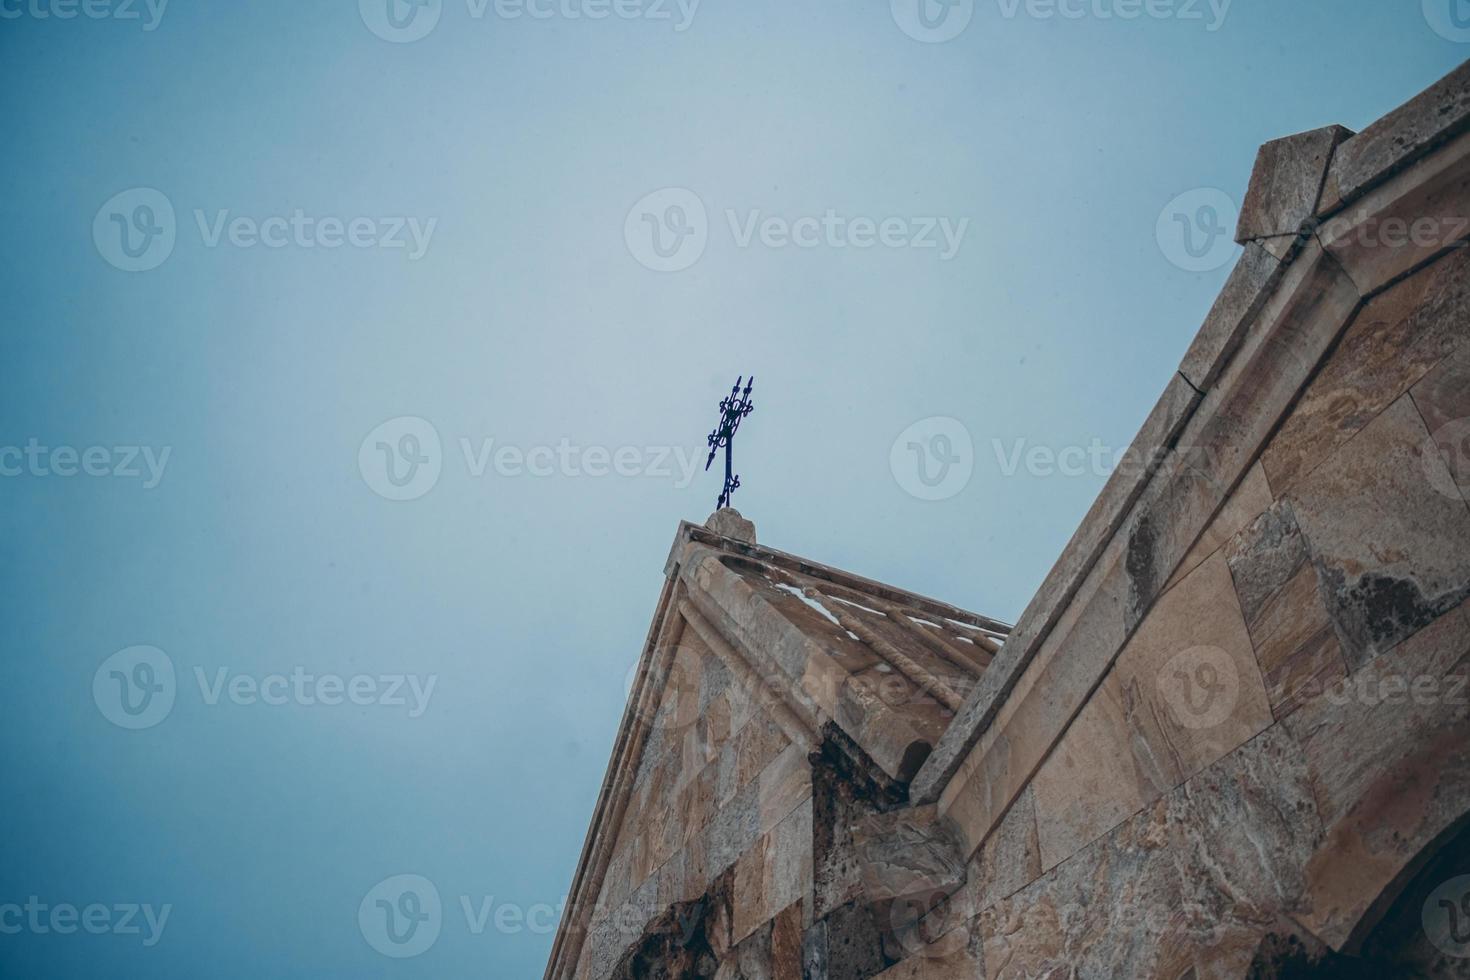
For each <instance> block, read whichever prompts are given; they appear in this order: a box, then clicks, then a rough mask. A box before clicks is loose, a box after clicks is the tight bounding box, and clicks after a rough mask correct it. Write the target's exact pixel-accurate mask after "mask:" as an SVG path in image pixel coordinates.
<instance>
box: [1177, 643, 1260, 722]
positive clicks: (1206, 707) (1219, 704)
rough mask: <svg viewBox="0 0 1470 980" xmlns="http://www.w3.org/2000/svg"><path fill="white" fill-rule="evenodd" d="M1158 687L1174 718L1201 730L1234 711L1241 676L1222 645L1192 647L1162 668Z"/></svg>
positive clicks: (1238, 694) (1222, 720) (1227, 716)
mask: <svg viewBox="0 0 1470 980" xmlns="http://www.w3.org/2000/svg"><path fill="white" fill-rule="evenodd" d="M1158 687H1159V693H1160V694H1162V695H1163V697H1164V701H1165V703H1166V704H1168V706H1169V710H1170V712H1171V713H1172V714H1173V715H1174V720H1175V721H1177V722H1178V723H1179V724H1180V725H1182V726H1183V727H1185V728H1188V729H1191V730H1195V731H1198V730H1201V729H1205V728H1214V727H1215V726H1216V725H1219V724H1221V723H1222V722H1224V721H1225V720H1226V719H1227V718H1229V717H1230V715H1231V713H1232V712H1234V711H1235V703H1236V701H1237V700H1238V699H1239V697H1240V675H1239V673H1238V672H1237V671H1236V669H1235V661H1233V660H1231V659H1230V654H1228V653H1226V652H1225V651H1224V650H1221V649H1220V648H1219V647H1211V646H1199V647H1191V648H1190V649H1188V650H1184V651H1182V652H1180V653H1177V654H1175V655H1174V656H1173V657H1172V658H1170V660H1169V662H1168V663H1167V664H1165V665H1164V669H1163V670H1161V671H1159V676H1158Z"/></svg>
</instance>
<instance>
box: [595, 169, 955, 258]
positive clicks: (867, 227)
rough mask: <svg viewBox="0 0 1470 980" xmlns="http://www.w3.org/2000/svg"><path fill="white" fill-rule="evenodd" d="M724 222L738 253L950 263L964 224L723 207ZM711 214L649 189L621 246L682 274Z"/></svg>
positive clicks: (694, 201) (684, 198)
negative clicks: (875, 255)
mask: <svg viewBox="0 0 1470 980" xmlns="http://www.w3.org/2000/svg"><path fill="white" fill-rule="evenodd" d="M724 215H725V223H726V225H727V226H728V227H729V231H730V237H731V239H732V240H733V242H734V244H735V247H736V248H742V249H745V248H750V247H751V246H752V245H757V244H758V245H760V246H762V247H764V248H769V249H786V248H799V249H817V248H830V249H846V248H856V249H870V248H875V247H882V248H885V249H890V250H893V249H905V248H908V249H934V250H936V251H938V252H939V260H940V261H941V262H948V261H950V260H951V259H953V258H954V257H955V256H956V255H957V254H959V251H960V247H961V246H962V245H963V244H964V240H965V234H966V233H967V232H968V231H969V228H970V219H969V218H958V219H954V218H947V217H896V216H889V217H886V218H881V219H879V218H870V217H864V216H861V215H859V216H855V217H854V216H849V215H843V214H838V213H837V211H836V210H835V209H833V208H827V209H826V210H825V211H824V212H823V213H822V214H820V215H815V214H811V215H802V216H799V217H795V218H790V217H785V216H782V215H769V214H765V213H764V212H763V211H761V210H760V209H759V208H756V209H752V210H748V211H746V212H745V213H744V214H741V213H740V212H739V211H737V210H735V209H734V208H726V209H725V212H724ZM709 234H710V225H709V216H708V212H707V211H706V209H705V205H704V201H703V200H701V199H700V197H699V195H698V194H695V193H694V192H693V191H691V190H688V189H686V188H683V187H668V188H664V189H663V190H660V191H654V192H653V193H652V194H649V195H647V196H646V197H644V198H642V199H641V200H639V201H638V203H637V204H635V205H633V208H632V210H630V211H629V212H628V216H627V218H626V219H625V220H624V222H623V240H624V241H625V242H626V243H627V246H628V251H629V252H630V253H631V254H632V256H633V258H635V259H637V260H638V262H639V263H641V264H642V265H644V266H645V267H647V268H649V269H652V270H654V271H655V272H680V271H682V270H684V269H687V268H689V267H690V266H692V265H693V264H694V263H696V262H698V261H699V259H700V257H701V256H702V255H704V250H705V247H706V246H707V245H708V244H709Z"/></svg>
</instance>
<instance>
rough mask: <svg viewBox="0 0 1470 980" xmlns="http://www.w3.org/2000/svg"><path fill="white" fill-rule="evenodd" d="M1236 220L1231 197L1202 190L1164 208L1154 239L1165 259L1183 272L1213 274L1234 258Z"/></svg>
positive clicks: (1193, 192) (1222, 192) (1190, 192)
mask: <svg viewBox="0 0 1470 980" xmlns="http://www.w3.org/2000/svg"><path fill="white" fill-rule="evenodd" d="M1237 218H1238V209H1237V208H1236V206H1235V202H1234V201H1232V200H1231V199H1230V195H1228V194H1226V193H1225V192H1224V191H1222V190H1218V189H1216V188H1214V187H1201V188H1197V189H1195V190H1192V191H1186V192H1184V193H1183V194H1180V195H1179V196H1178V197H1176V198H1174V200H1172V201H1170V202H1169V203H1168V204H1166V205H1164V210H1162V211H1160V212H1159V220H1158V223H1157V225H1156V226H1155V229H1154V235H1155V238H1156V239H1157V240H1158V243H1159V251H1161V252H1163V253H1164V258H1166V259H1168V260H1169V261H1170V262H1172V263H1173V264H1174V265H1176V266H1178V267H1179V268H1181V269H1183V270H1184V271H1185V272H1213V271H1214V270H1215V269H1218V268H1220V267H1221V266H1223V265H1225V263H1227V262H1229V261H1230V260H1231V259H1232V258H1233V257H1234V256H1235V253H1236V251H1237V246H1236V244H1235V240H1234V230H1235V223H1236V220H1237Z"/></svg>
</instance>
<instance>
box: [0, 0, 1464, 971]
mask: <svg viewBox="0 0 1470 980" xmlns="http://www.w3.org/2000/svg"><path fill="white" fill-rule="evenodd" d="M1450 2H1456V3H1458V2H1459V0H1425V2H1424V3H1423V9H1421V0H1398V2H1394V3H1385V2H1382V0H1292V2H1289V3H1287V2H1281V0H1234V2H1233V3H1231V4H1228V5H1226V6H1224V7H1223V9H1222V5H1221V4H1220V3H1219V2H1217V3H1216V4H1215V5H1214V6H1213V7H1212V6H1211V4H1210V3H1209V2H1207V0H1172V2H1171V0H1151V4H1150V5H1149V6H1148V7H1146V8H1145V7H1143V5H1142V4H1137V3H1135V4H1131V5H1130V2H1129V0H1085V3H1084V2H1082V0H1063V3H1062V5H1061V6H1060V7H1058V6H1055V5H1050V4H1046V3H1039V2H1037V0H1032V2H1031V3H1029V4H1028V3H1024V2H1021V3H1014V2H1012V0H973V2H971V0H959V2H958V5H957V6H954V7H953V8H946V7H943V6H941V5H940V3H939V0H925V6H924V8H923V9H922V10H920V9H919V8H917V7H916V6H915V3H916V0H894V4H895V5H894V6H893V7H892V8H890V4H889V3H888V2H886V0H865V2H863V3H851V4H834V3H830V2H814V0H703V2H702V3H699V4H697V5H692V4H691V3H690V2H689V0H686V2H685V3H684V5H683V6H682V7H681V6H680V4H679V3H677V2H675V0H615V2H614V0H555V2H551V0H534V2H532V0H526V2H518V0H517V2H513V0H500V2H499V3H497V2H495V0H490V2H489V3H488V5H487V4H482V3H481V2H480V0H427V5H424V6H415V5H413V4H411V3H409V2H407V0H363V2H362V3H361V4H358V3H356V2H355V0H330V2H326V0H322V2H310V3H306V2H300V0H252V2H249V3H238V2H235V3H226V2H219V0H216V2H203V0H200V2H190V0H173V2H172V3H167V4H165V5H160V4H159V2H158V0H154V2H153V4H152V5H151V6H150V5H148V4H146V3H144V2H143V0H137V2H134V0H86V2H85V5H83V4H82V3H79V2H76V0H0V15H3V16H0V82H3V84H0V113H3V118H4V120H5V127H4V128H5V133H6V162H7V165H8V172H9V173H10V175H11V176H10V178H9V183H8V188H9V189H8V190H7V191H6V192H5V194H4V195H3V198H0V295H3V296H4V301H3V305H4V315H3V326H0V377H3V384H0V474H3V475H0V551H3V555H4V557H5V562H4V573H3V574H4V577H5V587H4V589H3V591H0V622H3V623H4V624H5V627H6V628H5V630H4V638H3V643H4V646H5V650H4V657H5V665H6V683H5V684H4V685H3V694H0V738H3V741H4V746H5V764H4V769H3V777H0V810H3V812H4V814H5V821H4V823H5V832H4V834H3V836H0V974H3V975H5V976H17V977H20V976H24V977H75V976H89V977H128V978H132V977H139V978H142V977H148V978H174V977H178V978H185V977H190V978H192V977H199V976H211V977H222V978H230V977H241V978H244V977H251V978H254V977H265V976H270V977H302V978H326V977H353V978H360V977H393V978H398V977H425V978H429V977H433V978H445V977H495V978H521V977H535V976H539V975H540V973H541V970H542V967H543V965H544V963H545V958H546V954H547V951H548V949H549V948H550V943H551V936H550V926H551V923H550V918H549V913H548V909H547V907H548V906H549V907H553V908H554V907H556V906H558V905H559V903H560V902H561V901H562V899H563V897H564V896H565V894H566V891H567V887H568V883H569V881H570V878H571V875H572V872H573V869H574V867H575V864H576V861H577V857H578V853H579V851H580V847H581V844H582V839H583V834H584V832H585V830H586V827H587V822H588V819H589V817H590V815H591V811H592V806H593V803H594V800H595V797H596V794H597V791H598V788H599V785H600V782H601V779H602V775H603V771H604V768H605V766H606V763H607V758H608V753H609V750H610V748H611V745H612V741H613V737H614V735H615V732H616V728H617V725H618V721H619V718H620V714H621V711H622V706H623V700H624V697H625V693H626V678H627V676H628V673H629V670H630V668H631V667H632V665H633V663H634V660H635V658H636V657H637V655H638V652H639V649H640V647H641V644H642V642H643V638H644V632H645V630H646V628H647V624H648V620H649V618H650V617H651V614H652V612H653V608H654V603H655V600H656V598H657V596H658V592H659V588H660V582H661V579H660V576H661V571H662V567H663V561H664V558H665V556H666V554H667V549H668V546H669V543H670V541H671V540H672V537H673V534H674V531H675V528H676V525H677V523H678V521H679V520H680V519H683V518H687V519H692V520H703V519H704V518H705V517H706V516H707V515H708V513H709V512H710V510H711V509H712V504H713V502H714V499H715V497H716V495H717V493H718V492H719V480H718V477H717V476H716V474H714V473H709V474H706V473H703V472H700V471H698V467H699V466H700V465H702V463H703V448H704V436H705V434H706V433H707V432H708V431H709V430H710V428H712V427H713V425H714V422H715V420H716V415H717V411H716V404H717V403H718V401H719V399H720V398H721V397H722V396H723V395H724V394H726V393H727V392H728V389H729V385H730V384H731V383H732V382H733V381H734V380H735V377H736V376H737V375H740V374H749V373H750V372H754V373H755V374H756V375H757V379H758V380H757V383H756V388H755V393H754V400H755V402H756V405H757V408H756V411H755V413H754V414H753V415H751V416H750V417H749V418H748V419H747V420H746V422H745V423H744V425H743V427H742V429H741V432H740V436H739V438H738V440H737V448H738V452H737V455H736V460H737V466H738V470H739V472H740V474H741V476H742V477H743V480H744V486H743V487H742V488H741V489H740V490H739V491H738V492H737V494H736V504H737V506H738V507H740V509H741V510H742V511H744V512H745V514H746V515H747V516H749V517H751V518H752V519H753V520H754V521H755V522H756V524H757V527H758V529H759V533H760V536H761V540H762V541H763V542H764V543H766V544H769V545H772V546H774V547H777V548H781V549H783V550H787V551H792V552H796V553H798V554H802V555H805V556H809V557H811V558H814V559H816V560H819V561H822V562H825V563H828V564H833V565H836V566H839V567H843V568H847V569H850V570H852V571H855V572H858V573H861V574H864V575H868V576H871V577H874V578H878V579H881V580H885V581H888V582H892V583H894V584H897V585H900V586H903V587H906V588H909V589H913V590H915V591H919V592H923V593H926V594H930V595H933V596H936V597H939V598H942V599H946V600H948V601H951V602H954V603H956V604H958V605H961V606H964V607H967V608H970V609H973V610H975V611H978V612H981V613H985V614H988V615H992V616H995V617H998V618H1001V619H1006V620H1013V619H1014V618H1015V617H1016V616H1017V615H1018V614H1019V613H1020V611H1021V609H1022V608H1023V607H1024V606H1025V604H1026V601H1027V600H1028V598H1029V597H1030V595H1031V593H1032V592H1033V590H1034V589H1035V588H1036V586H1037V585H1038V584H1039V583H1040V581H1041V579H1042V577H1043V576H1044V575H1045V573H1046V572H1047V570H1048V569H1049V568H1050V566H1051V564H1052V562H1053V561H1054V559H1055V558H1056V556H1057V554H1058V553H1059V551H1060V550H1061V548H1062V546H1063V544H1064V543H1065V542H1066V540H1067V538H1068V537H1069V536H1070V535H1071V533H1072V531H1073V529H1074V528H1075V527H1076V525H1077V523H1078V521H1079V519H1080V518H1081V516H1082V514H1083V513H1084V512H1085V510H1086V508H1087V506H1088V505H1089V504H1090V502H1091V501H1092V499H1093V498H1094V496H1095V495H1096V493H1097V491H1098V490H1099V488H1100V487H1101V485H1102V483H1103V480H1104V476H1105V469H1106V465H1105V464H1104V463H1101V462H1095V461H1096V460H1100V459H1101V457H1102V456H1103V455H1105V454H1110V453H1112V452H1116V451H1118V450H1120V449H1122V448H1123V447H1125V446H1126V445H1127V444H1128V441H1129V440H1130V439H1131V438H1132V436H1133V434H1134V432H1135V431H1136V429H1137V427H1138V425H1139V423H1140V422H1141V421H1142V420H1143V418H1144V416H1145V415H1146V414H1147V412H1148V411H1149V409H1150V408H1151V407H1152V405H1153V403H1154V401H1155V399H1156V398H1157V396H1158V394H1159V392H1160V391H1161V390H1162V389H1163V387H1164V385H1165V384H1166V382H1167V381H1168V380H1169V377H1170V374H1171V372H1172V371H1174V370H1175V368H1176V366H1177V365H1178V362H1179V359H1180V357H1181V355H1182V354H1183V352H1184V349H1185V347H1186V346H1187V344H1188V342H1189V340H1190V339H1191V337H1192V336H1193V335H1194V332H1195V330H1196V329H1197V328H1198V326H1199V324H1200V322H1201V320H1202V319H1203V316H1204V314H1205V311H1206V310H1207V309H1208V307H1209V305H1210V303H1211V301H1212V299H1213V297H1214V296H1215V294H1216V293H1217V291H1218V289H1219V287H1220V285H1221V284H1222V282H1223V281H1224V278H1225V275H1226V273H1227V271H1228V263H1229V261H1230V260H1231V258H1232V255H1233V253H1232V247H1230V246H1228V237H1229V236H1224V237H1223V238H1222V237H1221V236H1219V235H1218V234H1214V233H1213V231H1212V230H1213V229H1215V228H1219V227H1225V228H1232V227H1233V225H1234V214H1233V213H1232V212H1233V207H1234V205H1233V204H1232V203H1231V202H1234V201H1238V200H1239V199H1240V197H1241V195H1242V193H1243V191H1244V188H1245V183H1246V180H1247V178H1248V176H1249V174H1250V169H1251V164H1252V161H1253V160H1254V155H1255V151H1256V147H1257V146H1258V145H1259V144H1260V143H1262V142H1263V141H1265V140H1267V139H1271V138H1274V137H1277V136H1282V135H1286V134H1289V133H1293V132H1298V131H1301V130H1306V129H1312V128H1315V127H1318V126H1322V125H1326V124H1329V123H1342V124H1344V125H1347V126H1349V127H1354V128H1358V127H1361V126H1363V125H1365V124H1366V123H1368V122H1369V121H1371V120H1373V119H1375V118H1377V117H1378V116H1380V115H1381V114H1383V113H1384V112H1386V111H1387V110H1389V109H1391V108H1393V107H1394V106H1395V105H1397V104H1399V103H1400V102H1402V101H1404V100H1405V99H1407V98H1408V97H1410V96H1412V95H1413V94H1415V93H1417V92H1419V91H1420V90H1421V89H1423V88H1425V87H1426V86H1428V85H1429V84H1430V83H1432V82H1433V81H1434V80H1435V79H1437V78H1439V77H1440V76H1442V75H1443V74H1445V73H1446V72H1448V71H1449V70H1450V69H1452V68H1453V67H1454V66H1455V65H1457V64H1458V63H1459V62H1460V61H1462V60H1463V59H1465V58H1466V57H1467V56H1470V43H1467V41H1470V31H1462V30H1461V29H1460V28H1458V27H1457V26H1456V25H1457V24H1458V23H1460V22H1462V20H1463V18H1461V19H1455V18H1452V17H1450V16H1449V13H1450V10H1449V8H1448V6H1447V5H1448V3H1450ZM390 4H391V6H390ZM1140 9H1142V10H1143V13H1141V14H1140V15H1138V16H1134V17H1124V16H1123V15H1124V14H1127V13H1130V12H1134V13H1136V12H1137V11H1139V10H1140ZM533 14H534V16H533ZM65 15H72V16H65ZM598 15H605V16H598ZM921 15H922V16H921ZM967 18H968V19H967ZM950 35H953V36H950ZM1180 195H1184V196H1183V197H1180ZM1176 199H1178V200H1176ZM1176 216H1177V217H1176ZM1186 232H1187V233H1188V237H1187V238H1186ZM655 233H657V237H655ZM491 440H493V442H492V441H491ZM681 461H682V462H684V463H688V464H689V465H690V466H692V467H693V469H694V471H695V472H697V477H695V478H693V480H692V482H690V477H688V476H686V475H685V470H684V469H683V468H681ZM396 498H401V499H396ZM138 648H142V649H138ZM430 685H432V686H430ZM398 875H417V876H421V877H422V879H424V881H420V880H419V879H411V880H409V885H407V886H404V885H402V882H401V881H399V882H398V883H397V884H395V882H393V881H390V882H389V883H388V884H387V885H382V884H380V883H382V882H384V881H385V880H386V879H392V878H394V876H398ZM425 881H426V882H428V883H432V890H433V894H437V896H438V898H439V906H438V909H437V914H435V913H436V910H435V909H434V908H431V907H430V905H431V903H427V902H425V901H423V900H424V899H426V898H431V897H432V895H431V894H430V892H429V891H428V890H427V889H426V888H425V887H424V882H425ZM384 896H387V897H386V898H384ZM404 896H409V897H410V899H411V901H410V902H409V903H408V904H400V903H399V902H398V899H400V898H403V897H404ZM380 899H382V900H384V901H386V902H387V908H386V910H385V908H384V907H383V906H379V905H378V904H377V902H378V901H379V900H380ZM414 902H418V904H413V903H414ZM132 906H137V909H138V910H137V911H136V912H133V913H129V911H128V909H129V907H132ZM466 907H468V910H469V912H468V914H467V913H466ZM503 908H504V909H509V910H510V911H502V909H503ZM68 910H69V911H68ZM165 912H166V914H167V918H166V919H164V918H163V916H164V914H165ZM360 913H361V914H360ZM389 913H391V915H392V916H395V917H398V918H396V919H394V921H396V922H398V926H397V927H396V932H395V934H394V935H391V936H387V937H386V938H385V936H384V934H383V929H384V928H386V926H385V923H387V922H388V920H389V917H390V916H389ZM431 920H432V921H431ZM436 928H437V932H434V930H435V929H436ZM415 929H417V931H416V932H415V931H414V930H415ZM410 933H412V937H411V938H405V937H409V936H410ZM380 949H387V950H388V952H389V953H405V952H413V953H416V954H417V955H414V956H411V957H395V956H389V955H385V954H384V953H383V952H380V951H379V950H380Z"/></svg>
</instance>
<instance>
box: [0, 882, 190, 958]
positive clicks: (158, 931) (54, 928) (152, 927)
mask: <svg viewBox="0 0 1470 980" xmlns="http://www.w3.org/2000/svg"><path fill="white" fill-rule="evenodd" d="M173 909H174V907H173V905H171V904H166V905H161V906H159V907H158V908H154V907H153V906H152V905H150V904H146V903H145V904H142V905H139V904H135V903H127V902H123V903H117V904H114V905H104V904H102V903H101V902H93V903H91V904H89V905H83V906H81V907H78V906H76V905H73V904H71V903H70V902H57V903H55V904H48V903H46V902H43V901H41V898H40V896H38V895H32V896H30V897H29V898H27V899H26V901H25V904H23V905H22V904H21V903H19V902H5V903H0V936H18V935H20V934H22V933H29V934H31V935H35V936H46V935H53V934H54V935H57V936H70V935H73V934H75V933H78V932H85V933H89V934H90V935H93V936H105V935H109V934H110V935H114V936H142V937H143V945H144V946H147V947H153V946H157V945H158V943H159V940H161V939H162V938H163V930H164V929H165V928H167V926H168V917H169V915H170V913H172V912H173Z"/></svg>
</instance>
